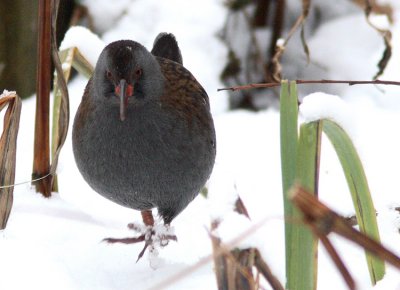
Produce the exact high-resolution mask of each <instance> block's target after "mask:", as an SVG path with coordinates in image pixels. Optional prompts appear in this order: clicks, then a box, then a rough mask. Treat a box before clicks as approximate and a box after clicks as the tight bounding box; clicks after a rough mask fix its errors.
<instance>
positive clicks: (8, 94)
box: [0, 90, 17, 98]
mask: <svg viewBox="0 0 400 290" xmlns="http://www.w3.org/2000/svg"><path fill="white" fill-rule="evenodd" d="M16 94H17V92H16V91H8V90H3V93H2V94H1V95H0V98H4V97H8V96H12V95H16Z"/></svg>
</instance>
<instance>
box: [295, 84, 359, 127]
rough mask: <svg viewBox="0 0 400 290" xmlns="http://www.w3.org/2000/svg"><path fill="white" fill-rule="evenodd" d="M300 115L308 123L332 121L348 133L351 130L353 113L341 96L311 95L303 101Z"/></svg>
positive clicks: (319, 93)
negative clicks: (321, 120) (322, 120)
mask: <svg viewBox="0 0 400 290" xmlns="http://www.w3.org/2000/svg"><path fill="white" fill-rule="evenodd" d="M299 113H300V116H301V117H303V118H304V122H306V123H309V122H313V121H317V120H320V119H330V120H332V121H334V122H336V123H338V124H339V125H340V126H341V127H342V128H343V129H345V130H346V131H350V130H351V129H350V128H351V123H352V111H351V109H350V106H349V105H348V104H347V103H346V102H345V101H343V100H342V99H341V98H340V97H339V96H335V95H330V94H325V93H321V92H317V93H313V94H310V95H308V96H306V97H305V98H304V99H303V101H302V103H301V105H300V106H299Z"/></svg>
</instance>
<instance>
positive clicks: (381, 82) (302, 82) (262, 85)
mask: <svg viewBox="0 0 400 290" xmlns="http://www.w3.org/2000/svg"><path fill="white" fill-rule="evenodd" d="M296 84H298V85H305V84H347V85H349V86H354V85H391V86H400V82H396V81H384V80H371V81H352V80H296ZM280 85H281V83H280V82H275V83H260V84H247V85H242V86H235V87H228V88H220V89H218V90H217V91H218V92H219V91H241V90H250V89H256V88H275V87H279V86H280Z"/></svg>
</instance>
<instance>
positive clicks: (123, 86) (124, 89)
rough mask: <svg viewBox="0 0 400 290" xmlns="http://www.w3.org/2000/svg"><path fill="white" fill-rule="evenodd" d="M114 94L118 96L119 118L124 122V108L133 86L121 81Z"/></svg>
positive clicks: (123, 80)
mask: <svg viewBox="0 0 400 290" xmlns="http://www.w3.org/2000/svg"><path fill="white" fill-rule="evenodd" d="M116 92H117V93H118V94H119V118H120V120H121V121H124V120H125V118H126V107H127V106H128V98H129V97H130V96H132V94H133V86H132V85H129V84H127V83H126V80H125V79H121V80H120V82H119V84H118V86H117V87H116Z"/></svg>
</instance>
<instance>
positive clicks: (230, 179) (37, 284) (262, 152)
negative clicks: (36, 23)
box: [0, 0, 400, 290]
mask: <svg viewBox="0 0 400 290" xmlns="http://www.w3.org/2000/svg"><path fill="white" fill-rule="evenodd" d="M86 2H87V3H88V4H89V8H91V9H92V11H93V14H94V17H95V20H96V19H97V20H96V21H97V22H96V24H97V27H98V29H99V31H101V32H104V34H103V35H102V36H101V40H102V41H104V42H105V43H108V42H110V41H113V40H116V39H121V38H132V39H135V40H137V41H139V42H141V43H143V44H144V45H145V46H147V47H148V48H150V47H151V45H152V42H153V39H154V37H155V36H156V35H157V34H158V32H160V31H169V32H173V33H174V34H175V35H176V37H177V39H178V41H179V44H180V47H181V49H182V54H183V60H184V64H185V66H186V67H187V68H188V69H189V70H191V71H192V73H193V74H194V75H195V76H196V77H197V78H198V80H199V81H200V82H201V83H202V84H203V86H204V87H205V89H206V90H207V92H208V94H209V96H210V99H211V104H212V111H213V113H214V120H215V125H216V131H217V138H218V140H217V144H218V156H217V162H216V165H215V170H214V173H213V175H212V177H211V180H210V195H211V197H210V199H209V200H206V199H204V198H203V197H201V196H199V197H197V198H196V199H195V200H194V201H193V202H192V203H191V204H190V205H189V206H188V208H187V209H186V210H185V211H184V212H183V213H182V214H181V215H179V216H178V217H177V218H176V220H174V222H173V226H174V227H175V232H176V235H177V236H178V238H179V242H178V243H172V242H171V243H170V244H169V245H168V246H167V247H166V248H164V249H162V250H160V255H159V257H160V261H158V262H159V265H158V267H157V269H156V270H154V269H152V268H151V267H150V265H149V262H148V260H147V258H146V257H144V259H142V260H141V261H139V262H138V263H136V257H137V254H138V253H139V252H140V250H141V245H130V246H124V245H107V244H105V243H102V242H101V241H102V239H103V238H105V237H125V236H132V235H133V233H132V232H131V231H129V230H128V229H127V228H126V225H127V224H128V223H130V222H134V221H140V214H139V213H138V212H135V211H133V210H130V209H126V208H122V207H120V206H117V205H115V204H113V203H111V202H109V201H107V200H105V199H103V198H102V197H100V196H99V195H97V194H96V193H95V192H93V191H92V190H91V189H90V188H89V187H88V185H87V184H86V183H85V182H84V181H83V179H82V177H81V176H80V174H79V172H78V170H77V168H76V166H75V163H74V160H73V155H72V148H71V140H70V138H68V140H67V143H66V145H65V147H64V149H63V152H62V155H61V160H60V166H59V170H58V172H59V186H60V193H59V194H54V195H53V197H52V198H51V199H49V200H48V199H44V198H42V197H41V196H40V195H37V194H35V193H34V191H33V190H32V189H31V188H30V187H29V185H21V186H17V187H16V188H15V194H14V198H15V200H14V207H13V210H12V213H11V216H10V220H9V223H8V227H7V229H6V230H4V231H1V232H0V273H2V274H1V278H0V289H149V288H151V287H153V286H155V285H162V286H161V287H160V288H159V289H216V283H215V277H214V273H213V265H212V263H211V262H208V263H205V264H204V265H203V266H201V267H198V268H196V269H195V271H193V272H192V273H190V274H189V275H186V276H184V277H183V278H181V279H179V280H176V281H174V283H173V284H167V283H164V282H163V281H165V280H166V279H168V278H169V277H171V276H174V275H176V274H178V273H180V272H181V271H185V270H186V269H188V268H189V267H191V266H193V265H195V264H196V263H198V262H199V261H200V260H201V259H203V258H205V257H209V256H210V254H211V242H210V239H209V237H208V229H209V228H210V222H211V219H212V218H216V217H218V218H221V219H222V224H221V226H220V228H219V234H220V236H221V237H222V239H223V241H225V242H229V241H231V240H232V239H234V238H236V237H238V236H240V235H241V233H243V232H244V231H246V229H248V228H249V227H251V226H252V225H254V224H255V223H257V222H259V221H261V220H263V221H264V224H263V226H262V227H261V228H260V229H259V230H258V231H255V232H254V233H252V234H251V235H248V236H247V237H246V239H244V240H242V241H241V244H240V246H248V245H252V246H257V247H259V248H260V250H261V252H262V255H263V256H264V258H265V260H266V261H267V263H268V264H269V265H270V266H271V267H272V270H273V271H274V273H275V274H276V275H277V276H278V278H279V279H280V280H281V282H282V283H284V268H285V265H284V236H283V206H282V197H281V182H280V180H281V176H280V152H279V113H278V112H277V111H276V110H275V109H269V110H265V111H261V112H258V113H251V112H247V111H235V112H227V110H226V107H227V96H226V95H225V93H222V92H221V93H217V92H216V89H217V88H219V87H222V85H221V84H220V83H219V81H218V74H219V72H220V70H221V67H222V66H223V62H224V56H225V53H226V52H225V49H224V47H223V46H222V45H221V44H220V43H219V42H218V40H217V39H216V38H215V34H216V32H217V30H218V29H219V28H220V27H221V25H222V22H223V19H224V13H225V12H224V10H223V8H222V6H221V5H220V2H221V1H217V0H206V1H184V0H173V1H172V0H171V1H168V2H167V1H163V2H160V1H156V0H151V1H150V0H146V1H144V0H137V1H132V2H131V1H128V0H119V1H113V3H115V4H113V5H110V4H107V3H109V1H89V0H88V1H86ZM177 7H179V8H177ZM205 15H206V16H207V17H205ZM360 15H361V14H360ZM360 15H347V16H346V17H343V18H342V19H338V20H335V21H332V22H329V23H327V24H326V25H325V26H324V27H321V28H320V32H319V33H316V34H315V37H314V38H313V39H311V40H310V49H311V57H313V55H314V56H315V61H317V62H318V63H319V64H320V65H321V64H322V66H323V67H325V68H326V70H327V74H328V75H329V76H331V77H335V78H351V79H360V78H369V77H371V75H373V74H374V73H375V69H376V68H375V64H376V61H377V60H378V59H379V56H380V55H381V53H382V51H383V45H382V42H380V41H379V39H378V41H377V40H376V39H375V38H374V39H373V40H372V41H371V43H370V42H369V36H371V35H373V34H374V32H373V31H371V30H367V29H366V28H365V21H364V19H363V18H362V16H360ZM396 18H397V19H400V14H396ZM100 19H101V20H100ZM344 23H345V24H346V25H345V26H344V27H346V30H345V32H343V29H342V27H343V25H344ZM110 24H112V25H113V26H112V27H113V28H111V29H108V27H109V25H110ZM392 31H393V45H394V51H393V57H392V60H391V62H390V64H389V66H388V68H387V70H386V73H385V75H384V76H382V79H391V80H398V79H399V76H400V66H399V65H398V64H399V62H400V55H399V53H400V46H399V45H400V42H399V41H400V40H399V37H400V23H399V22H398V21H397V22H396V23H395V24H394V26H393V27H392ZM339 32H340V33H339ZM352 36H357V37H352ZM87 39H89V38H87ZM332 39H335V40H336V41H335V43H332ZM86 42H87V41H85V40H83V41H82V45H83V46H89V47H90V46H93V47H91V48H92V50H90V49H89V51H92V52H88V54H90V55H91V56H90V57H92V58H94V59H95V55H93V54H95V53H96V52H95V51H97V50H98V48H97V47H96V46H101V41H98V42H96V43H98V44H93V42H90V43H86ZM337 43H340V45H336V44H337ZM336 48H337V49H336ZM100 49H101V47H100ZM324 52H326V53H324ZM299 53H300V52H299ZM86 82H87V80H85V79H84V77H82V76H79V77H77V78H75V79H74V80H73V81H72V82H71V83H70V85H69V89H70V98H71V112H72V116H74V114H75V110H76V108H77V105H78V104H79V102H80V98H81V96H82V94H83V89H84V86H85V84H86ZM301 90H302V87H301V86H300V87H299V91H301ZM340 94H341V97H342V99H343V103H342V102H340V105H339V106H335V108H337V109H335V110H333V109H332V108H331V110H327V109H326V107H327V106H330V105H329V104H330V103H329V100H328V103H326V102H324V101H320V104H317V103H316V102H315V101H314V104H313V106H314V109H315V107H317V108H320V110H321V112H323V111H328V113H333V114H335V115H336V114H340V115H341V116H342V117H344V119H345V120H342V121H343V122H344V123H345V124H346V127H349V130H350V132H351V134H352V136H353V139H354V142H355V144H356V146H357V148H358V150H359V153H360V155H361V157H362V161H363V164H364V166H365V170H366V174H367V177H368V180H369V185H370V188H371V192H372V195H373V200H374V203H375V206H376V209H377V211H378V213H379V215H378V223H379V228H380V233H381V238H382V242H383V243H384V244H385V245H386V246H387V247H389V248H391V249H392V250H393V251H394V252H396V253H397V254H399V255H400V247H399V245H400V234H399V228H400V216H399V213H398V212H396V211H395V210H394V208H395V207H398V206H400V192H399V189H398V188H399V187H398V174H399V173H398V172H399V171H398V167H399V164H400V154H399V153H398V148H400V137H399V133H398V132H399V129H398V126H399V125H398V124H400V89H399V88H397V87H379V88H378V87H374V86H358V87H357V86H354V87H345V86H343V90H342V91H341V93H340ZM317 96H321V95H317ZM314 98H315V95H314ZM309 100H310V101H312V99H311V98H310V99H309ZM34 108H35V103H34V99H33V98H32V99H29V100H26V101H24V103H23V109H22V117H21V128H20V133H19V139H18V156H17V176H16V181H17V182H21V181H25V180H29V178H30V173H31V164H32V148H33V144H32V142H33V141H32V140H33V123H34V121H33V120H34ZM338 110H340V111H341V112H336V111H338ZM342 110H343V111H342ZM346 116H347V117H346ZM322 147H323V150H322V159H321V181H320V196H321V199H322V200H323V201H324V202H326V203H327V204H329V205H330V206H331V207H333V208H334V209H335V210H337V211H339V212H340V213H342V214H344V215H352V214H354V210H353V209H352V203H351V198H350V195H349V192H348V189H347V185H346V182H345V179H344V176H343V174H342V173H341V171H340V170H341V169H340V165H339V162H338V160H337V157H336V156H335V153H334V151H333V149H332V147H331V146H330V144H329V141H328V140H327V139H323V145H322ZM236 194H239V195H240V196H241V198H242V199H243V201H244V203H245V205H246V206H247V209H248V211H249V214H250V216H251V218H252V222H249V221H247V220H246V219H245V218H243V217H240V216H238V215H237V214H235V213H233V212H232V210H231V209H232V201H233V200H234V197H235V195H236ZM332 240H333V242H334V245H335V246H336V247H337V248H338V249H339V252H340V255H341V256H342V257H343V259H344V261H345V263H346V264H347V266H348V268H349V269H350V271H351V273H352V274H353V277H354V278H355V279H356V281H357V283H358V284H359V286H360V287H359V289H374V290H387V289H400V272H399V271H398V270H394V269H392V268H391V267H388V269H387V275H386V276H385V278H384V279H383V281H381V282H380V283H379V284H378V285H377V286H375V287H371V286H370V285H369V276H368V270H367V268H366V265H365V258H364V254H363V251H362V250H360V249H359V248H357V247H355V246H353V245H352V244H350V243H348V242H346V241H344V240H343V239H341V238H337V237H335V236H332ZM160 283H161V284H160ZM264 286H265V288H266V289H269V288H268V287H269V286H268V285H267V284H266V283H264ZM318 288H319V289H346V287H345V285H344V283H343V282H342V279H341V277H340V275H339V274H338V273H337V271H336V269H335V268H334V266H333V265H332V263H331V262H330V260H329V257H327V255H326V253H325V252H324V250H323V249H322V250H321V254H320V262H319V279H318Z"/></svg>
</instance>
